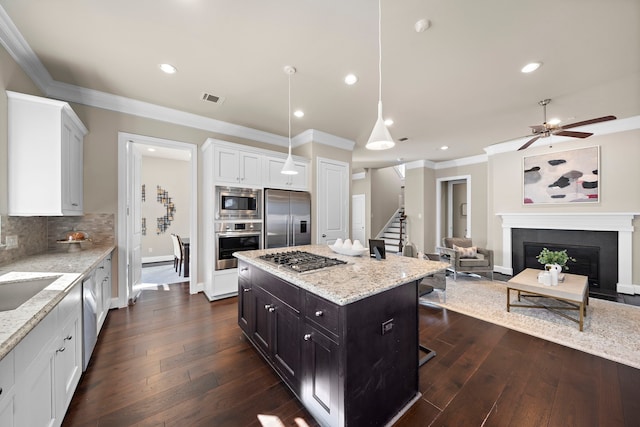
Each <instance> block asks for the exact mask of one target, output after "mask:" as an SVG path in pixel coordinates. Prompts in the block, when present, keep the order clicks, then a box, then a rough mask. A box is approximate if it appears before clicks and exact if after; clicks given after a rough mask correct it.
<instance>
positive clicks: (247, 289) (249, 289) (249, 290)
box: [242, 288, 251, 292]
mask: <svg viewBox="0 0 640 427" xmlns="http://www.w3.org/2000/svg"><path fill="white" fill-rule="evenodd" d="M242 292H251V288H244V289H243V290H242Z"/></svg>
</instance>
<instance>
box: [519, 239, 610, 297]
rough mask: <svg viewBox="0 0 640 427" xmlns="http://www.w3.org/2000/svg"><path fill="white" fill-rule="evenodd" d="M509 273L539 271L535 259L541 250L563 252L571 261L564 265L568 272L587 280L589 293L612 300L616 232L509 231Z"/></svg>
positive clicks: (539, 266) (538, 265) (540, 266)
mask: <svg viewBox="0 0 640 427" xmlns="http://www.w3.org/2000/svg"><path fill="white" fill-rule="evenodd" d="M511 235H512V236H511V250H512V255H511V256H512V265H513V273H514V274H517V273H519V272H520V271H522V270H524V269H525V268H537V269H540V268H542V265H541V264H540V263H539V262H538V260H537V259H536V256H537V255H538V254H539V253H540V251H541V250H542V248H547V249H549V250H552V251H559V250H565V249H566V250H567V254H568V255H569V256H570V257H572V258H575V260H576V261H575V262H569V263H567V266H568V267H569V273H573V274H580V275H582V276H587V277H588V278H589V293H590V294H591V295H593V296H605V297H613V296H615V295H616V293H617V292H616V286H617V284H618V233H617V232H615V231H589V230H548V229H526V228H513V229H512V230H511Z"/></svg>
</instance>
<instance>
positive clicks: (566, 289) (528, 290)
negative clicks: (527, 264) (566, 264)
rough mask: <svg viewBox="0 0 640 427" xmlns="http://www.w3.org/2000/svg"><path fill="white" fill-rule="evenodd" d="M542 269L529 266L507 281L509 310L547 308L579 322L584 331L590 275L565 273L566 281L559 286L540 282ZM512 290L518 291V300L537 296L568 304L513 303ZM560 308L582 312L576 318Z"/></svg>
mask: <svg viewBox="0 0 640 427" xmlns="http://www.w3.org/2000/svg"><path fill="white" fill-rule="evenodd" d="M541 271H542V270H535V269H533V268H527V269H525V270H523V271H521V272H520V273H519V274H517V275H516V276H514V277H513V278H511V280H509V281H508V282H507V311H511V307H524V308H545V309H547V310H549V311H552V312H554V313H555V314H558V315H560V316H562V317H564V318H567V319H569V320H572V321H574V322H576V323H578V325H579V328H580V331H582V326H583V324H584V316H586V315H587V305H589V280H588V277H587V276H580V275H578V274H568V273H565V274H564V281H562V282H559V283H558V286H547V285H543V284H542V283H538V274H539V273H540V272H541ZM511 290H514V291H518V301H521V300H520V298H521V297H522V298H525V297H531V296H535V297H544V298H549V299H551V300H556V301H563V302H565V303H566V304H567V305H562V306H559V305H543V304H513V303H511ZM560 310H578V311H579V313H580V314H579V317H578V318H577V319H576V318H575V317H572V316H569V315H568V314H567V313H563V312H562V311H560Z"/></svg>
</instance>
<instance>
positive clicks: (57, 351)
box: [56, 347, 66, 353]
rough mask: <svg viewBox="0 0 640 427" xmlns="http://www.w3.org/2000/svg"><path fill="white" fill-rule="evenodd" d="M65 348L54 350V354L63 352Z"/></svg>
mask: <svg viewBox="0 0 640 427" xmlns="http://www.w3.org/2000/svg"><path fill="white" fill-rule="evenodd" d="M65 350H66V348H65V347H61V348H59V349H57V350H56V353H62V352H63V351H65Z"/></svg>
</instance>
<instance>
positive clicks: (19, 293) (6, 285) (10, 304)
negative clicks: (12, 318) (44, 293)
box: [0, 276, 58, 311]
mask: <svg viewBox="0 0 640 427" xmlns="http://www.w3.org/2000/svg"><path fill="white" fill-rule="evenodd" d="M57 279H58V276H51V277H43V278H38V279H30V280H20V281H12V282H0V311H9V310H15V309H16V308H18V307H20V306H21V305H22V304H24V303H25V302H27V301H28V300H29V299H31V298H32V297H33V296H35V295H36V294H37V293H38V292H40V291H41V290H43V289H44V288H46V287H47V286H49V285H50V284H52V283H53V282H55V281H56V280H57Z"/></svg>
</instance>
